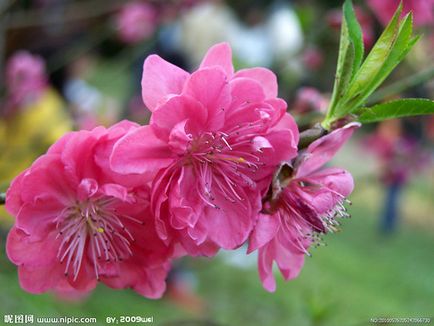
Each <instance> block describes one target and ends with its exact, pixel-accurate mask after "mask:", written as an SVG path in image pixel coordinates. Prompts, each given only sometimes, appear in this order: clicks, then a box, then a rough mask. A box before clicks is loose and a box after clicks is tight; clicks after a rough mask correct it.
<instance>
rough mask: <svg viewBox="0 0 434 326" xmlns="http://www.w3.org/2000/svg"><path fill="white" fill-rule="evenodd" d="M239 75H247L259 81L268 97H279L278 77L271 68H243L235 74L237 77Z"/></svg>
mask: <svg viewBox="0 0 434 326" xmlns="http://www.w3.org/2000/svg"><path fill="white" fill-rule="evenodd" d="M238 77H246V78H250V79H253V80H255V81H257V82H258V83H259V84H260V85H261V86H262V89H263V92H264V94H265V96H266V98H269V99H272V98H275V97H277V90H278V87H277V77H276V75H275V74H274V73H273V72H272V71H271V70H269V69H266V68H262V67H256V68H249V69H241V70H239V71H237V72H236V74H235V78H238Z"/></svg>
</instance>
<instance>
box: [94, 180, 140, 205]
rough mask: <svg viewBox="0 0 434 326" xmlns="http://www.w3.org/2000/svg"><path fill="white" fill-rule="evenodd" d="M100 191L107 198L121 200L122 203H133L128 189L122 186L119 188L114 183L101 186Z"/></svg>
mask: <svg viewBox="0 0 434 326" xmlns="http://www.w3.org/2000/svg"><path fill="white" fill-rule="evenodd" d="M101 191H102V193H103V194H105V195H106V196H109V197H114V198H118V199H120V200H122V201H123V202H129V203H133V202H134V199H133V198H134V197H132V196H131V195H130V194H129V193H128V189H127V188H125V187H124V186H121V185H119V184H116V183H106V184H104V185H103V186H101Z"/></svg>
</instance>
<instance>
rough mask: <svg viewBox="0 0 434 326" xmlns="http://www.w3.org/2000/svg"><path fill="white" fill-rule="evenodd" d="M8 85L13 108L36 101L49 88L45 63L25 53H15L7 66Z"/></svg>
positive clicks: (37, 57) (39, 58)
mask: <svg viewBox="0 0 434 326" xmlns="http://www.w3.org/2000/svg"><path fill="white" fill-rule="evenodd" d="M6 83H7V86H8V97H9V103H8V105H9V106H10V107H11V108H13V107H17V106H23V105H25V104H26V103H29V102H32V101H35V100H36V99H37V98H38V97H39V96H40V95H41V93H42V92H43V91H44V90H45V89H46V87H47V76H46V73H45V64H44V61H43V60H42V58H41V57H39V56H34V55H32V54H30V53H28V52H25V51H19V52H17V53H15V54H14V55H13V56H12V57H11V58H10V59H9V60H8V62H7V65H6Z"/></svg>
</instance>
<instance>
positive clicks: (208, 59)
mask: <svg viewBox="0 0 434 326" xmlns="http://www.w3.org/2000/svg"><path fill="white" fill-rule="evenodd" d="M214 66H218V67H220V68H221V69H223V71H224V72H225V73H226V75H227V76H228V77H229V78H231V77H232V75H233V74H234V67H233V65H232V49H231V47H230V45H229V44H228V43H219V44H216V45H214V46H213V47H211V48H210V49H209V50H208V52H207V53H206V54H205V57H204V58H203V60H202V63H201V64H200V67H199V69H202V68H205V67H214Z"/></svg>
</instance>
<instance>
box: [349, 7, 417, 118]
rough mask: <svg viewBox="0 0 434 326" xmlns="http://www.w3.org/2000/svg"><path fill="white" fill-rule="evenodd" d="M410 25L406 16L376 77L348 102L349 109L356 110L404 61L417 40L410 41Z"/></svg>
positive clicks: (411, 29) (410, 17) (411, 30)
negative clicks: (357, 95)
mask: <svg viewBox="0 0 434 326" xmlns="http://www.w3.org/2000/svg"><path fill="white" fill-rule="evenodd" d="M412 23H413V20H412V15H411V14H408V15H407V16H406V17H405V18H404V19H403V20H402V22H401V24H400V26H399V31H398V35H397V37H396V40H395V42H394V44H393V46H392V48H391V49H390V53H389V54H388V56H387V58H386V60H385V61H384V63H383V64H382V65H381V66H380V64H379V67H380V69H379V70H378V72H377V75H375V76H374V78H373V79H372V81H371V83H370V84H368V85H366V86H365V88H364V90H363V91H362V92H360V96H359V97H358V98H356V99H354V100H352V101H350V102H348V106H349V107H351V108H357V107H358V106H360V105H362V104H363V103H364V102H365V100H366V99H367V98H368V97H369V96H370V95H371V94H372V93H373V92H374V91H375V90H376V89H377V88H378V87H379V86H380V85H381V84H382V83H383V81H384V80H385V79H386V78H387V76H389V75H390V73H391V72H392V71H393V69H395V68H396V66H397V65H398V64H399V63H400V62H401V61H402V59H404V57H405V55H406V54H407V53H408V51H410V49H411V48H412V46H413V45H414V43H415V41H416V40H417V39H416V40H415V39H414V38H413V39H411V35H412V32H413V28H412ZM350 112H351V111H350Z"/></svg>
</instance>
